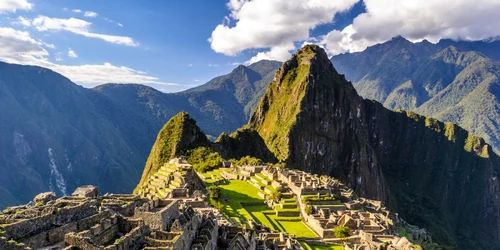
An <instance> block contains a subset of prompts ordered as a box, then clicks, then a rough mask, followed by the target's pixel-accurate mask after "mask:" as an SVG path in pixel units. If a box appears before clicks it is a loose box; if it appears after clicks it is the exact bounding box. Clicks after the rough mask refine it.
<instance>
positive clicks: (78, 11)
mask: <svg viewBox="0 0 500 250" xmlns="http://www.w3.org/2000/svg"><path fill="white" fill-rule="evenodd" d="M71 11H73V12H75V13H82V10H79V9H74V10H71Z"/></svg>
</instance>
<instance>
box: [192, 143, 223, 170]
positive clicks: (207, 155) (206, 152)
mask: <svg viewBox="0 0 500 250" xmlns="http://www.w3.org/2000/svg"><path fill="white" fill-rule="evenodd" d="M187 156H188V157H187V161H188V162H189V163H190V164H191V165H193V168H194V170H195V171H197V172H202V173H204V172H207V171H210V170H212V169H215V168H218V167H220V166H221V165H222V162H223V161H224V159H223V158H222V156H220V154H219V153H217V152H214V151H213V150H212V149H211V148H207V147H198V148H195V149H193V150H189V151H188V152H187Z"/></svg>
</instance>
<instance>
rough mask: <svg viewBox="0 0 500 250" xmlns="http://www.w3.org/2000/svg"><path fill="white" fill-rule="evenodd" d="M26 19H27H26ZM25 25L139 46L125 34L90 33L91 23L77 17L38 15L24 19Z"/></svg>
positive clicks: (39, 29) (42, 29)
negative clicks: (64, 17)
mask: <svg viewBox="0 0 500 250" xmlns="http://www.w3.org/2000/svg"><path fill="white" fill-rule="evenodd" d="M26 20H27V19H26ZM24 23H25V24H27V25H25V26H33V27H35V28H36V29H37V30H38V31H69V32H72V33H75V34H78V35H82V36H85V37H89V38H97V39H101V40H104V41H106V42H109V43H114V44H120V45H126V46H134V47H135V46H139V43H137V42H135V41H134V40H133V39H132V38H130V37H127V36H113V35H106V34H99V33H92V32H90V31H89V28H90V26H91V25H92V23H90V22H87V21H85V20H81V19H77V18H73V17H72V18H69V19H61V18H51V17H47V16H38V17H36V18H35V19H33V20H31V21H30V20H27V22H26V21H24Z"/></svg>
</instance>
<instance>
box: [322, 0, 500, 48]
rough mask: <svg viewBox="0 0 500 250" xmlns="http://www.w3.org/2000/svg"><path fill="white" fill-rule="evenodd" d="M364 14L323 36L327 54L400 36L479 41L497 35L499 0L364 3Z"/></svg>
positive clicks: (377, 0)
mask: <svg viewBox="0 0 500 250" xmlns="http://www.w3.org/2000/svg"><path fill="white" fill-rule="evenodd" d="M364 3H365V7H366V13H363V14H360V15H359V16H357V17H356V18H355V19H354V21H353V23H352V24H351V25H349V26H347V27H346V28H344V29H343V30H342V31H339V30H333V31H331V32H330V33H328V34H327V35H326V36H325V37H323V38H324V39H323V41H322V43H323V44H325V45H326V48H327V49H328V52H329V53H331V54H338V53H342V52H346V51H350V52H355V51H361V50H364V49H365V48H366V47H367V46H371V45H374V44H376V43H380V42H385V41H387V40H389V39H390V38H392V37H394V36H397V35H401V36H403V37H405V38H408V39H409V40H411V41H421V40H423V39H427V40H429V41H431V42H437V41H439V39H442V38H451V39H466V40H480V39H486V38H489V37H493V36H497V35H499V34H500V15H499V13H500V1H498V0H476V1H470V0H439V1H437V0H421V1H410V0H406V1H403V0H364Z"/></svg>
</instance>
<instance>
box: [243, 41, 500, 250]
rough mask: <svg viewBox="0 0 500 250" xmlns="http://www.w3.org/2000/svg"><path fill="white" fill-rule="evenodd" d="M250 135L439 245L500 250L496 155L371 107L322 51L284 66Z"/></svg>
mask: <svg viewBox="0 0 500 250" xmlns="http://www.w3.org/2000/svg"><path fill="white" fill-rule="evenodd" d="M290 100H294V101H293V102H291V101H290ZM278 114H279V115H278ZM276 117H279V118H278V119H276ZM247 128H248V129H254V130H256V131H257V132H258V133H259V134H260V135H261V137H262V138H263V140H264V142H265V143H266V145H267V146H268V148H269V150H270V151H272V152H273V153H274V154H275V155H276V157H277V158H278V159H279V160H281V161H283V162H286V163H287V165H288V167H290V168H298V169H302V170H304V171H307V172H313V173H317V174H328V175H331V176H334V177H336V178H339V179H340V180H342V181H344V182H346V183H347V184H348V185H349V186H352V187H354V189H355V190H356V191H357V192H358V193H359V194H360V195H362V196H365V197H368V198H374V199H379V200H383V201H385V202H386V204H387V205H388V206H389V207H390V208H392V209H394V210H395V211H398V212H399V213H400V215H401V216H402V217H403V218H406V219H407V220H408V221H409V222H410V223H414V224H417V225H419V226H420V227H425V228H427V229H428V230H429V231H430V232H432V233H433V236H434V238H435V239H436V240H437V241H438V242H441V243H444V244H445V245H451V246H453V245H455V246H458V247H459V248H460V249H471V248H474V249H499V248H500V246H499V245H498V240H499V233H498V232H499V231H500V223H499V222H500V217H499V216H498V212H499V211H500V210H499V209H500V200H499V199H497V198H496V197H497V196H496V192H498V190H499V183H498V177H499V176H498V173H499V172H498V171H499V169H498V168H499V166H500V165H499V164H500V159H499V157H498V156H497V155H496V154H495V153H493V151H492V150H491V147H490V146H489V145H488V144H486V143H485V141H484V140H483V139H481V138H480V137H476V136H474V135H472V134H470V133H468V132H467V131H466V130H464V129H462V128H460V127H458V126H456V125H453V124H451V123H442V122H439V121H437V120H435V119H432V118H426V117H423V116H420V115H417V114H415V113H412V112H401V111H400V112H393V111H390V110H387V109H385V108H384V107H382V105H380V104H379V103H377V102H374V101H371V100H364V99H363V98H361V96H359V95H358V94H357V92H356V91H355V90H354V88H353V86H352V85H351V84H350V83H349V82H347V81H346V80H345V78H344V77H343V76H342V75H340V74H338V73H337V71H336V70H335V69H334V68H333V66H332V64H331V62H330V61H329V60H328V58H327V56H326V54H325V52H324V51H323V50H322V49H320V48H319V47H317V46H306V47H304V48H302V49H301V50H299V51H298V52H297V53H296V54H295V55H294V56H293V57H292V58H291V59H290V60H289V61H287V62H285V63H284V64H283V66H282V68H281V69H280V70H279V71H278V73H277V75H276V77H275V80H274V81H273V82H272V83H271V85H270V87H269V88H268V90H267V92H266V94H265V95H264V97H263V98H262V99H261V101H260V103H259V105H258V107H257V109H256V111H255V113H254V114H253V115H252V118H251V120H250V122H249V124H248V126H247ZM457 204H464V205H461V206H457Z"/></svg>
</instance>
